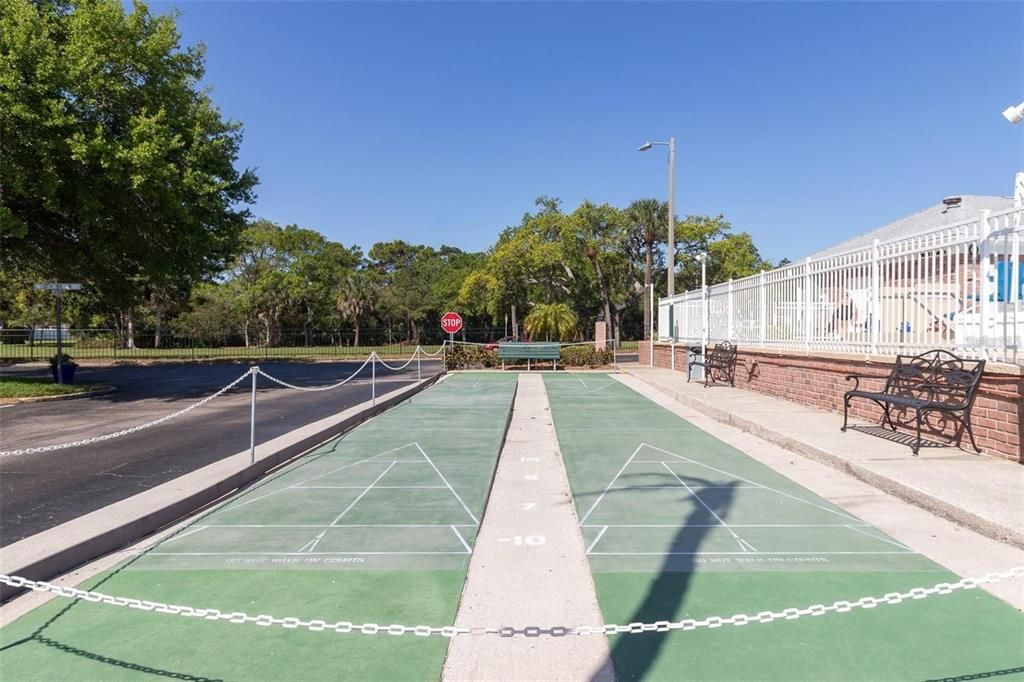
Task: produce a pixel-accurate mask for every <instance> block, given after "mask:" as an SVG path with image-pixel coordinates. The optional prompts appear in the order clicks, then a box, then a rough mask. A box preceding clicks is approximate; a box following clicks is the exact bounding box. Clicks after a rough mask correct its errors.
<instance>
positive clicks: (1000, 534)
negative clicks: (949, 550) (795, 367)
mask: <svg viewBox="0 0 1024 682" xmlns="http://www.w3.org/2000/svg"><path fill="white" fill-rule="evenodd" d="M622 370H623V371H624V372H625V373H626V374H628V375H629V376H631V377H633V378H635V379H637V380H638V381H641V382H643V383H644V384H646V385H647V386H650V387H651V388H653V389H655V390H657V391H659V392H660V393H664V394H665V395H667V396H669V397H670V398H672V399H673V400H675V401H677V402H679V403H681V404H683V405H685V406H687V407H690V408H692V409H694V410H697V411H698V412H701V413H702V414H705V415H707V416H708V417H711V418H712V419H714V420H715V421H718V422H721V423H723V424H727V425H729V426H732V427H734V428H737V429H739V430H741V431H745V432H747V433H750V434H752V435H754V436H757V437H758V438H761V439H762V440H766V441H768V442H769V443H772V444H774V445H778V446H779V447H781V448H783V449H785V450H788V451H790V452H793V453H796V454H798V455H801V456H803V457H806V458H808V459H810V460H814V461H815V462H820V463H822V464H826V465H828V466H830V467H832V468H834V469H838V470H839V471H842V472H843V473H845V474H848V475H850V476H853V477H854V478H856V479H858V480H860V481H864V482H865V483H867V484H869V485H871V486H874V487H875V488H878V489H879V490H881V491H883V492H886V493H889V494H890V495H894V496H896V497H898V498H900V499H901V500H904V501H905V502H909V503H910V504H913V505H915V506H917V507H921V508H922V509H924V510H926V511H929V512H931V513H933V514H935V515H936V516H940V517H942V518H944V519H947V520H949V521H952V522H953V523H956V524H958V525H960V526H963V527H965V528H969V529H971V530H973V531H975V532H977V533H980V534H981V535H984V536H985V537H988V538H992V539H993V540H997V541H999V542H1003V543H1006V544H1009V545H1013V546H1014V547H1018V548H1021V549H1024V534H1021V533H1020V532H1018V531H1016V530H1014V529H1013V528H1007V527H1006V526H1003V525H1000V524H998V523H995V522H993V521H991V520H989V519H986V518H983V517H981V516H978V515H977V514H974V513H972V512H971V511H969V510H967V509H964V508H962V507H958V506H956V505H953V504H950V503H949V502H946V501H945V500H943V499H941V498H938V497H935V496H934V495H930V494H928V493H926V492H923V491H921V490H917V489H916V488H913V487H911V486H909V485H907V484H905V483H901V482H899V481H895V480H893V479H891V478H888V477H886V476H884V475H882V474H879V473H877V472H874V471H871V470H869V469H866V468H864V467H862V466H860V465H858V464H855V463H853V462H850V461H849V460H847V459H845V458H843V457H840V456H839V455H836V454H834V453H832V452H829V451H828V450H825V449H823V448H819V447H816V446H814V445H811V444H808V443H804V442H802V441H800V440H797V439H796V438H793V437H791V436H787V435H786V434H784V433H780V432H779V431H775V430H773V429H770V428H768V427H766V426H764V425H762V424H759V423H757V422H755V421H753V420H750V419H746V418H744V417H741V416H739V415H737V414H734V413H732V412H728V411H726V410H723V409H720V408H718V407H715V406H714V405H711V404H709V403H707V402H704V401H702V400H697V399H695V398H693V397H691V396H688V395H684V394H682V393H679V392H678V391H673V390H672V389H670V388H667V387H665V386H662V385H660V384H657V383H655V382H653V381H649V380H647V379H645V378H644V377H642V376H640V375H638V374H635V373H633V372H632V371H630V370H629V369H628V368H622Z"/></svg>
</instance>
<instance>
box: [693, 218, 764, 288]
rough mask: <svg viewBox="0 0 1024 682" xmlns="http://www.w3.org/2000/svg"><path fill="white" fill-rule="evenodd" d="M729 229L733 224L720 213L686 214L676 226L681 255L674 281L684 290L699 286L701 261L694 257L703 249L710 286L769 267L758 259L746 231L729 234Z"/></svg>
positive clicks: (755, 248)
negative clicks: (710, 214)
mask: <svg viewBox="0 0 1024 682" xmlns="http://www.w3.org/2000/svg"><path fill="white" fill-rule="evenodd" d="M731 229H732V224H731V223H730V222H729V221H728V220H726V219H725V217H724V216H721V215H719V216H714V217H711V216H686V218H684V219H683V221H682V222H681V223H680V224H679V225H677V226H676V232H677V239H678V245H677V248H678V250H679V252H680V254H681V255H682V258H681V259H680V264H679V274H678V275H677V277H676V281H677V282H678V283H680V284H681V285H682V288H683V289H697V288H700V263H699V262H698V261H697V260H696V258H695V256H696V255H697V254H699V253H702V252H706V253H707V254H708V256H709V258H708V265H707V282H708V284H709V285H711V284H718V283H720V282H725V281H728V280H729V279H738V278H740V277H748V276H750V275H755V274H757V273H758V272H760V271H761V269H770V268H771V265H770V264H769V263H766V262H765V261H763V260H762V259H761V256H760V254H759V253H758V252H757V247H756V246H754V240H753V238H752V237H751V236H750V235H749V234H748V233H746V232H740V233H739V234H730V230H731Z"/></svg>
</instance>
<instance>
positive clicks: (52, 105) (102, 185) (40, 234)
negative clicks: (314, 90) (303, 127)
mask: <svg viewBox="0 0 1024 682" xmlns="http://www.w3.org/2000/svg"><path fill="white" fill-rule="evenodd" d="M203 62H204V57H203V49H202V47H183V46H182V45H181V37H180V34H179V32H178V30H177V28H176V26H175V17H174V16H173V15H163V16H160V15H153V14H151V13H150V12H149V10H148V9H147V8H146V6H145V5H143V4H142V3H141V2H136V3H135V4H134V5H133V6H132V8H131V10H130V11H129V10H126V8H125V6H124V5H123V4H122V3H121V2H119V1H118V0H38V1H34V0H0V141H2V144H3V150H2V156H3V163H0V188H2V189H0V271H3V272H14V273H22V274H23V275H24V276H25V277H26V278H28V279H33V280H36V281H38V280H39V279H43V278H45V279H59V280H64V281H81V282H83V283H84V284H85V288H86V291H87V292H89V293H88V295H87V297H86V298H83V299H81V300H83V301H89V302H90V303H91V304H92V305H93V306H94V309H97V310H103V311H110V310H123V309H127V308H130V307H132V306H134V305H137V304H139V303H141V302H142V301H144V300H145V299H146V298H147V296H148V295H149V293H150V291H151V290H153V289H168V288H170V289H184V290H187V289H188V288H189V287H190V286H191V285H192V284H193V283H194V282H196V281H198V280H200V279H201V278H203V277H205V276H208V275H211V274H213V273H215V272H216V271H217V270H219V269H220V268H221V267H222V266H223V264H224V263H225V261H226V260H227V259H228V258H229V257H230V256H231V255H232V254H233V253H234V252H235V250H236V248H237V245H238V239H239V236H240V234H241V232H242V230H243V229H244V227H245V221H246V217H247V212H246V211H245V209H244V205H245V204H247V203H250V202H251V201H252V200H253V188H254V187H255V185H256V182H257V181H256V177H255V175H254V174H253V173H252V171H248V170H245V171H239V170H237V169H236V168H235V164H236V162H237V157H238V149H239V145H240V143H241V126H240V125H238V124H237V123H233V122H230V121H225V120H224V119H223V118H222V116H221V114H220V112H219V111H218V110H217V108H216V107H215V105H214V104H213V102H212V101H211V100H210V97H209V95H208V94H207V91H206V90H205V89H204V88H202V87H201V86H200V81H201V79H202V78H203V75H204V64H203Z"/></svg>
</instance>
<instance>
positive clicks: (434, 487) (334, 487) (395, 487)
mask: <svg viewBox="0 0 1024 682" xmlns="http://www.w3.org/2000/svg"><path fill="white" fill-rule="evenodd" d="M392 464H398V462H392ZM362 489H363V486H361V485H300V486H298V487H297V488H295V490H362ZM375 490H444V486H443V485H378V486H377V487H376V488H375Z"/></svg>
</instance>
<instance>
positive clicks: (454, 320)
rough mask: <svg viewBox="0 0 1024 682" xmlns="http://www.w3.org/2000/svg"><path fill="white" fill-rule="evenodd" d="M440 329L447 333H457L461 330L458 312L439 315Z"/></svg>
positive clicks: (460, 317) (460, 318) (460, 319)
mask: <svg viewBox="0 0 1024 682" xmlns="http://www.w3.org/2000/svg"><path fill="white" fill-rule="evenodd" d="M441 329H442V331H445V332H447V333H449V334H457V333H459V331H461V330H462V316H461V315H459V314H458V313H445V314H444V315H442V316H441Z"/></svg>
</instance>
